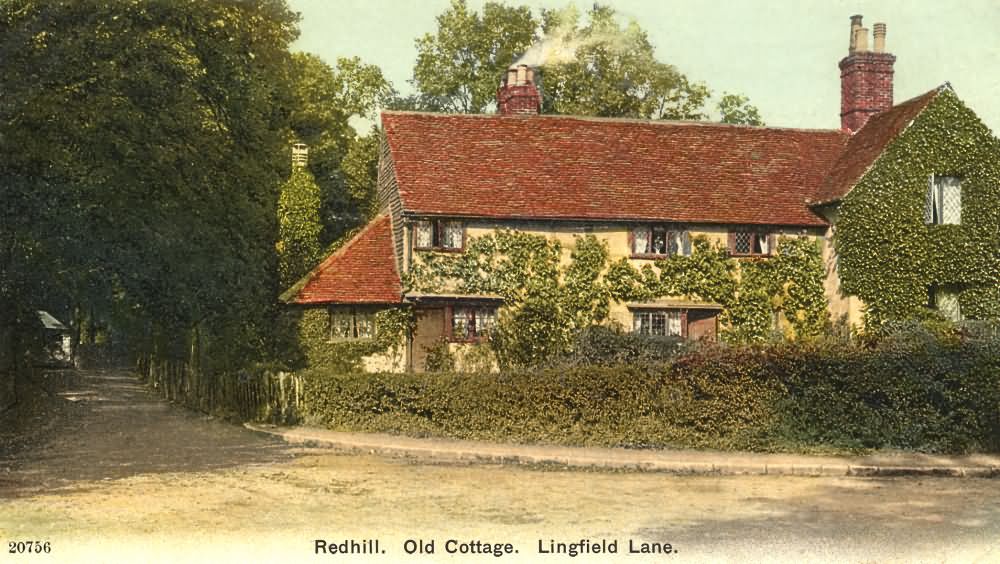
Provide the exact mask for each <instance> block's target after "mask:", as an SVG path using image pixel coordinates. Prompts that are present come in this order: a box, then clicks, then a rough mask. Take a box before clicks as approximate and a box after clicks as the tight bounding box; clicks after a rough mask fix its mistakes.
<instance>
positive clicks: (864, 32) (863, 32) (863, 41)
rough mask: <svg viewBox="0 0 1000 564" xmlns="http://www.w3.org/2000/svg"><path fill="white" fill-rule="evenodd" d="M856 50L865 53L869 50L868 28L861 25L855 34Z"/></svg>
mask: <svg viewBox="0 0 1000 564" xmlns="http://www.w3.org/2000/svg"><path fill="white" fill-rule="evenodd" d="M854 51H855V52H857V53H864V52H866V51H868V28H867V27H860V28H858V31H857V33H855V34H854Z"/></svg>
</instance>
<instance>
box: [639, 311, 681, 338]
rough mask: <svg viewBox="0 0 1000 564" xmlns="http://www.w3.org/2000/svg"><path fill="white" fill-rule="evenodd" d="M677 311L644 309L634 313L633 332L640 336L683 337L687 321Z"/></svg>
mask: <svg viewBox="0 0 1000 564" xmlns="http://www.w3.org/2000/svg"><path fill="white" fill-rule="evenodd" d="M686 317H687V316H685V315H684V314H683V312H681V311H680V310H677V309H643V310H636V311H633V312H632V330H633V331H634V332H636V333H638V334H640V335H657V336H671V337H682V336H684V335H685V334H686V333H687V331H685V327H684V325H685V322H686V321H687V320H686V319H685V318H686Z"/></svg>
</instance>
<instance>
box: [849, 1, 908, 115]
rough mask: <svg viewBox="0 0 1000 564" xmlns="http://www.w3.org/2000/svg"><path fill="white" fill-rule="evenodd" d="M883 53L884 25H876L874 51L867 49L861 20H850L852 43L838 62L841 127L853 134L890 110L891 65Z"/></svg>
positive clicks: (894, 59) (886, 54)
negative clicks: (869, 119) (870, 119)
mask: <svg viewBox="0 0 1000 564" xmlns="http://www.w3.org/2000/svg"><path fill="white" fill-rule="evenodd" d="M895 62H896V57H895V56H893V55H891V54H889V53H886V52H885V24H884V23H877V24H875V41H874V49H873V50H869V49H868V28H866V27H862V25H861V16H851V43H850V49H849V50H848V52H847V56H846V57H844V58H843V59H842V60H841V61H840V127H841V129H844V130H846V131H849V132H851V133H854V132H855V131H857V130H859V129H861V128H862V127H863V126H864V125H865V122H867V121H868V118H869V117H871V116H872V115H874V114H877V113H878V112H882V111H885V110H888V109H889V108H891V107H892V65H893V63H895Z"/></svg>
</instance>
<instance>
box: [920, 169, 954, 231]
mask: <svg viewBox="0 0 1000 564" xmlns="http://www.w3.org/2000/svg"><path fill="white" fill-rule="evenodd" d="M924 223H926V224H928V225H959V224H961V223H962V180H961V179H960V178H958V177H955V176H937V175H931V180H930V182H929V183H928V185H927V197H926V199H925V202H924Z"/></svg>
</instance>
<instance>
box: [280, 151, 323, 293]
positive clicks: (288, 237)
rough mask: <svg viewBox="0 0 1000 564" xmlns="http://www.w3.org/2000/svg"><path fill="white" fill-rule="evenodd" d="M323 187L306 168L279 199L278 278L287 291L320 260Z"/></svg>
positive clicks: (297, 172)
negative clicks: (320, 186) (321, 197)
mask: <svg viewBox="0 0 1000 564" xmlns="http://www.w3.org/2000/svg"><path fill="white" fill-rule="evenodd" d="M319 208H320V193H319V186H317V185H316V180H315V179H314V178H313V175H312V174H311V173H310V172H309V171H308V170H306V169H305V168H296V169H294V170H292V175H291V177H289V179H288V181H287V182H286V183H285V184H284V186H282V188H281V195H280V196H279V198H278V242H277V244H276V250H277V253H278V274H279V278H280V281H281V287H282V288H287V287H289V286H291V285H292V284H294V283H295V281H296V280H298V279H299V278H301V277H302V276H303V275H304V274H305V273H306V272H309V269H310V268H312V267H313V266H314V265H315V264H316V261H318V260H319V257H320V242H319V236H320V232H321V231H322V230H323V224H322V222H321V221H320V217H319Z"/></svg>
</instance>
